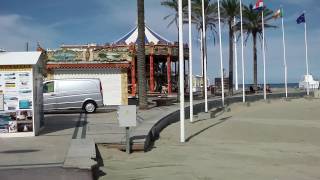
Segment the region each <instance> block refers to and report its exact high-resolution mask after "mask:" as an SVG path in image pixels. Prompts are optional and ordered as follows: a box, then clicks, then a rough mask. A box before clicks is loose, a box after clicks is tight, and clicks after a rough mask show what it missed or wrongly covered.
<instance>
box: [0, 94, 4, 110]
mask: <svg viewBox="0 0 320 180" xmlns="http://www.w3.org/2000/svg"><path fill="white" fill-rule="evenodd" d="M0 111H4V98H3V92H0Z"/></svg>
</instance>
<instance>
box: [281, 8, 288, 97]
mask: <svg viewBox="0 0 320 180" xmlns="http://www.w3.org/2000/svg"><path fill="white" fill-rule="evenodd" d="M280 11H281V12H280V13H281V24H282V43H283V62H284V85H285V90H286V98H288V74H287V73H288V68H287V59H286V58H287V57H286V42H285V36H284V23H283V8H282V7H281V10H280Z"/></svg>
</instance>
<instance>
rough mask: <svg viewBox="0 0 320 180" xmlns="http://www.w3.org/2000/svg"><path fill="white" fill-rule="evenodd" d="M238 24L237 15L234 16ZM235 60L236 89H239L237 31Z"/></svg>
mask: <svg viewBox="0 0 320 180" xmlns="http://www.w3.org/2000/svg"><path fill="white" fill-rule="evenodd" d="M236 25H237V22H236V17H234V26H236ZM234 61H235V78H236V84H235V86H236V87H235V89H236V91H238V90H239V83H238V51H237V37H236V33H234Z"/></svg>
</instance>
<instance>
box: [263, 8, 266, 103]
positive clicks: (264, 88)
mask: <svg viewBox="0 0 320 180" xmlns="http://www.w3.org/2000/svg"><path fill="white" fill-rule="evenodd" d="M263 11H264V10H262V54H263V97H264V100H267V87H266V51H265V42H264V17H263V15H264V12H263Z"/></svg>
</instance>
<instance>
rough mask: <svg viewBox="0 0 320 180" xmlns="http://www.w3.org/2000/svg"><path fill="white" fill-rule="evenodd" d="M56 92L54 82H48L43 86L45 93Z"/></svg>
mask: <svg viewBox="0 0 320 180" xmlns="http://www.w3.org/2000/svg"><path fill="white" fill-rule="evenodd" d="M51 92H54V82H53V81H52V82H47V83H45V84H44V86H43V93H51Z"/></svg>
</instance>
